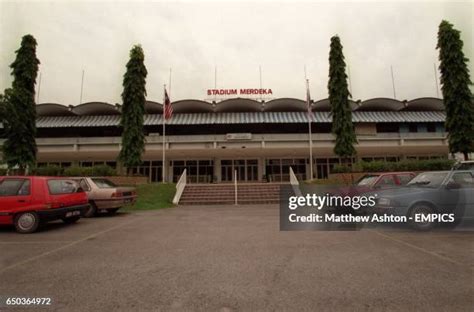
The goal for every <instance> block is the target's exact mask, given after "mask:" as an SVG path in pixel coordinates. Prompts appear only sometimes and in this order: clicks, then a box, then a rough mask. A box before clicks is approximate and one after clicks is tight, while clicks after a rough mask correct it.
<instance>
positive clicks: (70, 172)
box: [64, 165, 116, 177]
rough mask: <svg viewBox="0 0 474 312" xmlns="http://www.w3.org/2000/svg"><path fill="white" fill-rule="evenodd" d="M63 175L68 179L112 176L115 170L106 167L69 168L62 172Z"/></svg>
mask: <svg viewBox="0 0 474 312" xmlns="http://www.w3.org/2000/svg"><path fill="white" fill-rule="evenodd" d="M64 175H65V176H69V177H88V176H89V177H90V176H114V175H116V172H115V169H113V168H112V167H110V166H107V165H98V166H94V167H79V166H71V167H69V168H66V169H65V170H64Z"/></svg>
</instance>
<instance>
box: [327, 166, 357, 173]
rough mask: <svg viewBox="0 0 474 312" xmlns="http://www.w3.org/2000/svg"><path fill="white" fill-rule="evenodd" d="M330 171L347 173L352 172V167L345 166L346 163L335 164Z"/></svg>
mask: <svg viewBox="0 0 474 312" xmlns="http://www.w3.org/2000/svg"><path fill="white" fill-rule="evenodd" d="M331 172H332V173H347V172H352V168H351V167H349V166H347V165H339V164H337V165H335V166H334V167H333V168H332V170H331Z"/></svg>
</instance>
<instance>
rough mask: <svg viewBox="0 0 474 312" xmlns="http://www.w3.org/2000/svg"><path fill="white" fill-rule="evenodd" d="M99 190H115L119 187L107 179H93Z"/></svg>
mask: <svg viewBox="0 0 474 312" xmlns="http://www.w3.org/2000/svg"><path fill="white" fill-rule="evenodd" d="M91 180H92V181H93V182H94V183H95V185H97V187H98V188H114V187H117V185H115V184H114V183H113V182H112V181H110V180H107V179H99V178H97V179H91Z"/></svg>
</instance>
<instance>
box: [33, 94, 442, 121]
mask: <svg viewBox="0 0 474 312" xmlns="http://www.w3.org/2000/svg"><path fill="white" fill-rule="evenodd" d="M349 102H350V105H351V108H352V110H353V111H392V112H397V111H443V110H444V106H443V100H442V99H438V98H430V97H425V98H418V99H414V100H411V101H399V100H395V99H389V98H374V99H369V100H365V101H357V102H355V101H352V100H350V101H349ZM172 106H173V111H174V112H175V113H176V114H200V113H241V112H306V110H307V107H306V101H304V100H300V99H294V98H280V99H274V100H270V101H267V102H264V101H260V102H259V101H256V100H252V99H245V98H233V99H226V100H223V101H221V102H218V103H214V102H213V103H210V102H206V101H201V100H192V99H190V100H180V101H176V102H173V103H172ZM120 108H121V105H119V104H115V105H112V104H108V103H104V102H90V103H84V104H80V105H77V106H72V105H70V106H65V105H61V104H53V103H44V104H38V105H37V106H36V110H37V114H38V116H40V117H43V116H98V115H119V114H120ZM311 109H312V111H314V112H329V111H330V106H329V100H328V99H323V100H319V101H316V102H313V103H311ZM145 111H146V113H147V114H161V113H162V112H163V107H162V104H160V103H158V102H152V101H147V102H146V103H145Z"/></svg>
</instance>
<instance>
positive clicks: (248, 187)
mask: <svg viewBox="0 0 474 312" xmlns="http://www.w3.org/2000/svg"><path fill="white" fill-rule="evenodd" d="M288 186H289V185H287V184H277V183H242V184H239V185H238V186H237V203H238V204H239V205H246V204H278V203H279V202H280V190H281V189H282V188H284V189H286V188H288ZM234 203H235V190H234V185H233V184H187V185H186V187H185V188H184V192H183V195H182V196H181V199H180V201H179V204H180V205H219V204H220V205H233V204H234Z"/></svg>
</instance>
